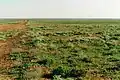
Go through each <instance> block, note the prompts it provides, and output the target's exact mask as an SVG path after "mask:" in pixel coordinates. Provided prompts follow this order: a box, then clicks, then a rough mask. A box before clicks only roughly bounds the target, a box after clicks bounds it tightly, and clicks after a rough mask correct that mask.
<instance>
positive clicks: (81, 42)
mask: <svg viewBox="0 0 120 80" xmlns="http://www.w3.org/2000/svg"><path fill="white" fill-rule="evenodd" d="M0 80H120V20H57V19H27V20H20V19H16V20H14V19H12V20H0Z"/></svg>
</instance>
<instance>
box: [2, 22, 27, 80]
mask: <svg viewBox="0 0 120 80" xmlns="http://www.w3.org/2000/svg"><path fill="white" fill-rule="evenodd" d="M27 22H28V21H27V20H24V21H21V22H18V23H15V24H4V25H3V24H1V25H0V31H2V32H3V31H8V30H23V29H25V28H26V24H27ZM15 37H16V36H15ZM14 41H15V38H14V37H13V38H9V39H8V40H6V41H3V40H0V68H5V69H7V68H10V67H12V66H13V63H12V61H11V60H9V59H8V56H9V54H10V52H11V51H12V47H13V44H15V42H14ZM0 80H1V79H0Z"/></svg>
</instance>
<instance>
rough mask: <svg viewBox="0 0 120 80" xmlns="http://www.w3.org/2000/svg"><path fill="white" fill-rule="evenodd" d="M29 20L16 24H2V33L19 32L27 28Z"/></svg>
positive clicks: (0, 29) (0, 27)
mask: <svg viewBox="0 0 120 80" xmlns="http://www.w3.org/2000/svg"><path fill="white" fill-rule="evenodd" d="M27 22H28V20H24V21H21V22H18V23H14V24H0V31H8V30H19V29H24V28H26V25H27Z"/></svg>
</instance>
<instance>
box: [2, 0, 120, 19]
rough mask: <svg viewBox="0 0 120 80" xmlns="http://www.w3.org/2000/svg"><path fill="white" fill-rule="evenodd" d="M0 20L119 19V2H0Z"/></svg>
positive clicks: (61, 0) (47, 0)
mask: <svg viewBox="0 0 120 80" xmlns="http://www.w3.org/2000/svg"><path fill="white" fill-rule="evenodd" d="M0 18H120V0H0Z"/></svg>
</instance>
